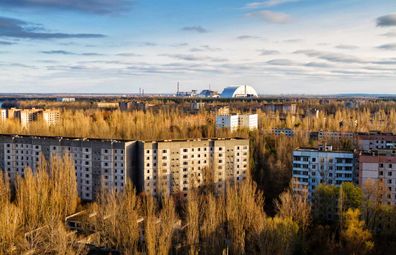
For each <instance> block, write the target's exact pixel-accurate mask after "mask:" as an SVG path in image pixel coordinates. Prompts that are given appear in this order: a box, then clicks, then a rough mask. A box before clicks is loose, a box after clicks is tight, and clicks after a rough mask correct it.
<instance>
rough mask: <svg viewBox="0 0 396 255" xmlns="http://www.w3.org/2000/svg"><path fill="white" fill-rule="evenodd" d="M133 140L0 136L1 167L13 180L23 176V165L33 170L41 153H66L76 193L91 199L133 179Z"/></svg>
mask: <svg viewBox="0 0 396 255" xmlns="http://www.w3.org/2000/svg"><path fill="white" fill-rule="evenodd" d="M135 144H136V142H133V141H116V140H99V139H74V138H63V137H34V136H13V135H1V136H0V169H3V171H5V172H6V173H7V174H8V176H9V178H10V179H11V180H13V179H14V178H15V177H16V175H20V176H24V171H25V168H27V167H30V168H31V169H32V170H33V171H35V170H36V167H37V164H38V163H39V161H40V157H41V155H43V156H44V157H45V158H46V159H47V160H50V159H51V156H62V155H64V154H69V155H70V156H71V158H72V160H73V162H74V165H75V170H76V177H77V186H78V193H79V195H80V198H81V199H83V200H94V199H95V198H96V197H97V195H98V194H99V192H100V191H101V190H103V189H115V190H116V191H121V190H123V188H124V186H125V184H126V181H127V179H131V180H132V179H133V165H134V158H133V156H134V155H135V154H134V146H135Z"/></svg>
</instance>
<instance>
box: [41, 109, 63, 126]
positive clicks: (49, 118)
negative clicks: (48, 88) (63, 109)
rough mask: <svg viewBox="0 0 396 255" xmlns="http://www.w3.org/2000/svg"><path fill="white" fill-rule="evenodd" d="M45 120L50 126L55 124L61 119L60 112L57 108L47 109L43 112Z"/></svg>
mask: <svg viewBox="0 0 396 255" xmlns="http://www.w3.org/2000/svg"><path fill="white" fill-rule="evenodd" d="M43 120H44V121H45V122H46V123H47V125H48V126H53V125H56V124H57V123H59V121H60V112H59V111H57V110H45V111H44V112H43Z"/></svg>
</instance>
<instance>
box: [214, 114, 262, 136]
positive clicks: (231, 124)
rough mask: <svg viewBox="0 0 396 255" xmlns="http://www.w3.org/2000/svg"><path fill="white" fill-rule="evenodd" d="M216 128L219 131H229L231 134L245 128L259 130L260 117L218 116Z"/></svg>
mask: <svg viewBox="0 0 396 255" xmlns="http://www.w3.org/2000/svg"><path fill="white" fill-rule="evenodd" d="M216 127H217V128H219V129H229V130H230V131H231V132H234V131H237V130H238V129H243V128H245V129H249V130H255V129H257V128H258V115H257V114H245V115H239V114H235V115H218V116H216Z"/></svg>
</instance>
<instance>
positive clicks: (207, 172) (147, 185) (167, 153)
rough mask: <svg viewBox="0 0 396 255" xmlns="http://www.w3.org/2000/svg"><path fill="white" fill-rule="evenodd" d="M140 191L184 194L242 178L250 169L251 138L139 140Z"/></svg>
mask: <svg viewBox="0 0 396 255" xmlns="http://www.w3.org/2000/svg"><path fill="white" fill-rule="evenodd" d="M138 155H139V158H140V160H139V171H138V172H139V177H138V179H139V180H138V184H139V185H138V190H139V191H145V192H146V193H149V194H152V195H157V194H160V193H165V194H175V193H178V194H182V195H183V196H187V194H188V190H189V189H191V188H193V187H201V186H202V185H205V183H206V182H208V181H209V182H211V183H214V184H215V187H216V190H217V191H218V192H221V191H223V190H224V188H225V182H226V181H236V182H238V181H242V180H244V179H245V178H246V176H247V174H248V171H249V140H248V139H202V140H165V141H152V142H149V141H148V142H139V152H138Z"/></svg>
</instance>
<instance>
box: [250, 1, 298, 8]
mask: <svg viewBox="0 0 396 255" xmlns="http://www.w3.org/2000/svg"><path fill="white" fill-rule="evenodd" d="M298 1H299V0H267V1H261V2H252V3H248V4H246V5H245V8H247V9H257V8H261V7H273V6H277V5H282V4H286V3H293V2H298Z"/></svg>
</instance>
